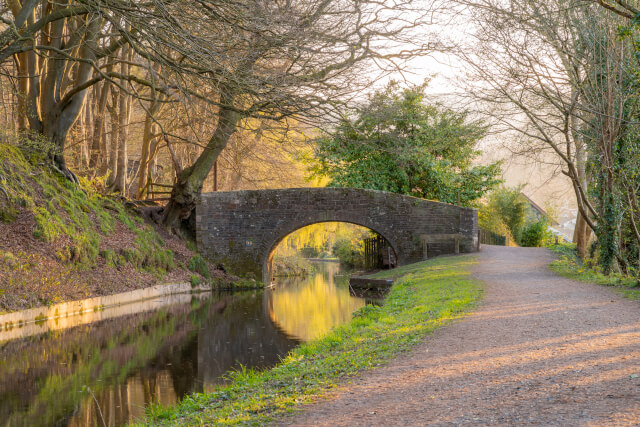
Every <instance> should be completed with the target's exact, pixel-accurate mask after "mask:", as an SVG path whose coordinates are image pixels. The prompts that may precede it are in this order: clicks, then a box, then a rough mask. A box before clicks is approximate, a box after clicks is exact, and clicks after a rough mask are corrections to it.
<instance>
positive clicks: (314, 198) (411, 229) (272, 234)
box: [196, 188, 479, 281]
mask: <svg viewBox="0 0 640 427" xmlns="http://www.w3.org/2000/svg"><path fill="white" fill-rule="evenodd" d="M329 221H332V222H333V221H335V222H348V223H352V224H357V225H360V226H363V227H367V228H369V229H371V230H373V231H375V232H376V233H378V234H380V235H381V236H382V237H384V238H385V239H386V240H387V242H388V243H389V244H390V246H391V247H392V248H393V250H394V251H395V255H396V259H397V263H398V265H405V264H410V263H413V262H417V261H422V260H424V259H427V258H430V257H432V256H436V255H441V254H451V253H458V252H475V251H477V250H478V248H479V239H478V212H477V210H475V209H472V208H464V207H460V206H454V205H448V204H445V203H438V202H432V201H428V200H423V199H418V198H415V197H409V196H402V195H399V194H394V193H387V192H384V191H375V190H361V189H354V188H291V189H282V190H251V191H229V192H215V193H207V194H203V195H202V198H201V201H200V203H199V204H198V206H197V208H196V239H197V243H198V248H199V250H200V252H201V253H202V254H203V255H204V256H205V257H206V258H208V259H210V260H212V261H214V262H217V263H221V264H223V265H224V266H225V267H226V268H227V269H228V270H229V271H231V272H232V273H234V274H238V275H241V276H247V277H254V278H255V279H258V280H259V279H261V278H262V279H263V280H264V281H267V280H270V273H271V258H272V256H273V251H274V249H275V248H276V246H277V245H278V244H279V243H280V242H281V241H282V240H283V239H284V238H285V237H286V236H287V235H289V234H290V233H292V232H294V231H296V230H298V229H300V228H302V227H306V226H308V225H312V224H316V223H320V222H329Z"/></svg>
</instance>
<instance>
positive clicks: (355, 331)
mask: <svg viewBox="0 0 640 427" xmlns="http://www.w3.org/2000/svg"><path fill="white" fill-rule="evenodd" d="M475 262H476V261H475V258H474V257H472V256H459V257H450V258H441V259H436V260H431V261H426V262H422V263H418V264H414V265H411V266H407V267H403V268H399V269H397V270H394V271H392V272H383V273H379V274H378V275H379V276H381V277H382V276H385V277H388V276H389V275H393V276H394V277H396V278H398V280H397V281H396V284H395V285H394V286H393V288H392V290H391V291H390V293H389V295H388V297H387V299H386V302H385V304H384V305H383V306H381V307H375V306H366V307H364V308H363V309H361V310H359V311H358V312H357V313H355V315H354V317H353V319H352V321H351V322H350V323H348V324H346V325H343V326H341V327H339V328H337V329H335V330H334V331H332V332H331V333H329V334H328V335H326V336H325V337H323V338H321V339H319V340H316V341H312V342H309V343H306V344H303V345H301V346H300V347H297V348H296V349H295V350H293V351H292V352H291V353H290V354H289V356H288V357H286V358H285V359H284V360H283V361H282V363H281V364H279V365H278V366H276V367H275V368H273V369H271V370H268V371H263V372H254V371H250V370H247V371H242V372H237V373H235V374H233V375H231V379H232V382H231V384H230V385H227V386H224V387H221V388H219V389H217V390H216V391H214V392H212V393H208V394H196V395H193V396H190V397H187V398H186V399H184V400H183V401H182V403H180V404H179V405H178V406H177V407H173V408H162V407H154V408H150V409H149V417H148V419H147V420H145V425H146V424H152V425H200V424H216V425H218V424H239V423H243V424H262V423H265V422H267V421H270V420H273V419H274V418H275V417H278V416H281V415H282V414H284V413H287V412H291V411H293V410H295V409H296V408H298V407H300V405H301V404H303V403H307V402H310V401H312V400H314V399H315V398H317V397H318V396H319V395H321V394H323V393H324V392H326V391H327V390H329V389H331V388H333V387H335V386H336V385H337V384H339V383H340V382H343V381H345V380H347V379H348V378H350V377H352V376H353V375H355V374H357V373H358V372H360V371H362V370H365V369H370V368H374V367H376V366H380V365H382V364H384V363H385V362H387V361H389V360H390V359H391V358H393V357H394V356H397V355H398V353H401V352H404V351H407V350H409V349H411V348H412V347H413V346H414V345H416V344H417V343H419V342H420V341H421V340H422V338H423V337H424V336H425V335H427V334H428V333H430V332H432V331H433V330H434V329H436V328H438V327H440V326H442V325H444V324H446V323H447V322H449V321H451V320H453V319H457V318H460V317H462V315H463V313H464V312H465V311H467V310H469V309H470V308H471V307H473V305H474V303H475V302H476V301H477V300H478V299H479V298H480V295H481V287H480V284H479V283H478V282H477V281H475V280H473V279H472V278H471V277H470V275H469V267H470V266H471V265H472V264H474V263H475Z"/></svg>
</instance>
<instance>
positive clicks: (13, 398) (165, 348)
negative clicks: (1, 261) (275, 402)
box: [0, 262, 366, 426]
mask: <svg viewBox="0 0 640 427" xmlns="http://www.w3.org/2000/svg"><path fill="white" fill-rule="evenodd" d="M314 264H315V265H316V272H315V273H314V274H312V275H310V276H308V277H305V278H278V279H276V282H275V287H274V288H273V289H268V290H265V291H249V292H246V291H245V292H237V293H211V292H206V293H199V294H184V295H179V296H175V295H174V296H171V297H163V298H157V299H154V300H152V301H146V302H145V304H144V309H143V310H141V311H140V312H138V313H135V312H134V313H133V314H127V315H115V314H114V316H113V318H111V319H109V320H102V321H99V322H95V323H91V324H84V325H81V326H76V327H71V328H68V329H63V330H55V331H48V332H44V333H40V334H37V335H32V336H28V337H23V338H18V339H13V340H11V341H5V342H0V426H121V425H124V424H126V423H127V422H130V421H133V420H135V419H137V418H139V417H140V416H142V415H144V412H145V407H146V406H148V405H149V404H153V403H159V404H162V405H174V404H176V403H177V402H178V401H180V399H182V398H183V397H184V396H186V395H188V394H190V393H195V392H206V391H209V390H211V389H213V388H215V387H216V386H217V385H220V384H223V383H225V381H228V379H227V375H228V373H229V372H232V371H234V370H238V369H241V367H247V368H256V369H265V368H268V367H271V366H274V365H275V364H277V363H278V361H279V360H280V358H281V357H283V356H285V355H286V354H287V353H288V352H289V351H290V350H291V349H292V348H294V347H295V346H297V345H298V344H299V343H301V342H304V341H308V340H312V339H314V338H317V337H320V336H322V335H324V334H326V333H327V332H328V331H329V330H331V329H332V328H334V327H335V326H338V325H340V324H343V323H345V322H347V321H349V320H350V319H351V315H352V313H353V312H354V311H355V310H357V309H358V308H360V307H362V306H363V305H365V304H366V301H365V299H363V298H360V297H355V296H352V295H350V293H349V286H348V275H347V274H346V273H347V272H345V271H341V267H340V265H339V264H337V263H327V262H318V263H314ZM108 310H109V309H107V310H106V311H107V313H103V314H105V315H106V316H107V317H108V314H109V313H108ZM134 311H135V310H134ZM130 312H131V310H130ZM103 318H104V316H103Z"/></svg>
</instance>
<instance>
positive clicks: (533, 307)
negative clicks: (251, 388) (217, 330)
mask: <svg viewBox="0 0 640 427" xmlns="http://www.w3.org/2000/svg"><path fill="white" fill-rule="evenodd" d="M552 259H553V257H552V254H551V253H550V252H549V251H547V250H546V249H527V248H504V247H495V246H483V249H482V252H481V253H480V254H479V260H480V263H479V265H478V266H477V267H476V269H475V272H474V274H475V276H476V277H477V278H479V279H481V280H483V281H484V282H485V283H486V286H485V298H484V303H483V304H482V306H480V307H479V308H478V309H477V310H476V311H475V312H474V313H472V314H470V315H469V316H468V317H466V318H465V319H464V320H462V321H460V322H457V323H454V324H452V325H449V326H448V327H446V328H444V329H441V330H439V331H437V332H436V333H435V334H433V335H432V336H430V337H428V338H427V340H426V341H425V342H424V343H423V344H421V345H420V346H419V347H418V348H416V350H415V351H413V352H412V353H410V354H408V355H406V356H403V357H401V358H400V359H397V360H395V361H393V362H392V363H391V364H390V365H389V366H387V367H384V368H380V369H377V370H374V371H372V372H371V373H369V374H367V375H365V376H362V377H361V378H358V379H356V380H354V381H353V382H352V384H349V385H347V386H345V387H344V388H342V389H339V390H338V391H336V392H334V393H332V394H331V395H330V396H329V397H328V398H327V399H325V400H322V401H320V402H317V403H315V404H312V405H309V406H307V407H306V408H305V411H304V412H302V413H299V414H297V415H296V416H294V417H292V418H290V419H288V420H282V421H283V423H285V424H288V423H292V424H295V425H314V426H316V425H331V426H336V425H345V426H346V425H348V426H354V425H367V426H372V425H376V426H378V425H426V424H428V425H527V424H529V425H531V424H536V425H570V426H575V425H640V303H638V302H634V301H628V300H625V299H623V298H622V297H619V296H618V295H616V294H614V293H613V292H612V291H611V290H610V289H607V288H605V287H602V286H598V285H591V284H584V283H578V282H574V281H571V280H568V279H564V278H561V277H558V276H556V275H554V274H553V273H551V272H550V271H549V270H548V269H547V265H548V264H549V263H550V262H551V261H552Z"/></svg>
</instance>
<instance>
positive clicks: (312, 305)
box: [266, 262, 366, 341]
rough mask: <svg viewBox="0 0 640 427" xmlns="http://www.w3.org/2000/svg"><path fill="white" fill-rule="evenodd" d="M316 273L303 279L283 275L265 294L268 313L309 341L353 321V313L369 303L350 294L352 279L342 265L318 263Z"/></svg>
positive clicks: (292, 334)
mask: <svg viewBox="0 0 640 427" xmlns="http://www.w3.org/2000/svg"><path fill="white" fill-rule="evenodd" d="M314 264H315V266H316V270H317V271H316V274H314V275H312V276H309V277H306V278H303V279H300V278H296V277H280V278H276V280H275V288H274V289H273V290H271V291H268V292H267V293H266V297H267V307H268V309H269V316H270V317H271V320H273V321H274V322H275V323H276V324H278V325H279V326H280V327H281V328H282V330H284V331H285V332H286V333H287V334H288V335H289V336H291V337H294V338H296V339H299V340H302V341H309V340H312V339H315V338H318V337H321V336H323V335H325V334H326V333H327V332H329V331H330V330H331V329H332V328H334V327H336V326H338V325H341V324H343V323H346V322H348V321H349V320H351V315H352V313H353V312H354V311H355V310H357V309H359V308H360V307H363V306H364V305H365V304H366V301H365V299H364V298H359V297H353V296H351V295H350V294H349V278H348V276H347V275H345V274H342V275H339V273H340V264H338V263H333V262H317V263H314Z"/></svg>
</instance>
